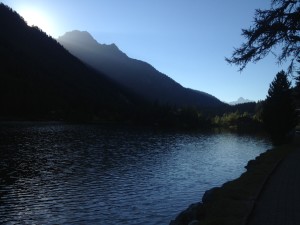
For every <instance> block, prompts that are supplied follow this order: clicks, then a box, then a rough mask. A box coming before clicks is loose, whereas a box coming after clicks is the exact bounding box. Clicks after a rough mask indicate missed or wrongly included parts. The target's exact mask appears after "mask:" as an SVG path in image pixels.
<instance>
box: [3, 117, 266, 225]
mask: <svg viewBox="0 0 300 225" xmlns="http://www.w3.org/2000/svg"><path fill="white" fill-rule="evenodd" d="M0 140H1V142H0V159H1V160H0V224H73V225H75V224H105V225H115V224H130V225H131V224H143V225H145V224H149V225H152V224H153V225H154V224H169V222H170V220H171V219H174V218H175V217H176V215H177V214H178V213H179V212H180V211H182V210H184V209H185V208H186V207H188V205H190V204H191V203H194V202H197V201H200V200H201V198H202V195H203V193H204V192H205V190H207V189H210V188H212V187H214V186H220V185H221V184H222V183H224V182H226V181H229V180H232V179H234V178H237V177H239V176H240V175H241V173H243V172H244V171H245V169H244V166H245V165H246V164H247V161H249V160H250V159H253V158H255V157H256V156H257V155H259V154H260V153H262V152H264V151H265V150H267V149H268V148H270V147H271V144H270V142H268V141H267V140H266V139H264V138H263V137H257V136H249V135H237V134H232V133H182V132H180V133H179V132H157V131H149V130H147V131H146V130H143V129H138V128H136V129H133V128H125V127H117V126H108V125H106V126H104V125H71V124H59V123H2V124H0Z"/></svg>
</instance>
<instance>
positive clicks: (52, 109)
mask: <svg viewBox="0 0 300 225" xmlns="http://www.w3.org/2000/svg"><path fill="white" fill-rule="evenodd" d="M0 27H1V32H0V62H1V66H0V105H1V111H0V118H2V119H16V118H17V119H46V120H49V119H55V120H73V119H84V120H90V119H91V120H95V119H96V120H100V121H102V120H117V119H122V118H126V117H127V116H128V114H129V113H130V111H131V110H133V108H134V107H135V103H134V101H135V100H134V98H132V95H131V94H130V93H129V92H127V91H126V90H125V89H122V88H120V86H119V85H117V84H116V83H115V82H113V81H112V80H111V79H109V78H107V77H106V76H104V75H103V74H102V73H100V72H96V71H94V70H92V69H91V68H89V67H87V66H86V65H85V64H83V63H82V62H81V61H80V60H78V59H77V58H76V57H74V56H73V55H71V54H70V53H69V52H68V51H66V50H65V49H64V48H63V47H62V46H61V45H60V44H59V43H58V42H57V41H56V40H54V39H52V38H51V37H49V36H47V35H46V34H45V33H44V32H43V31H41V30H40V29H39V28H37V27H29V26H27V24H26V22H25V21H24V20H23V19H22V18H21V17H20V16H19V15H18V14H17V13H16V12H14V11H13V10H12V9H10V8H9V7H7V6H5V5H4V4H2V3H1V4H0Z"/></svg>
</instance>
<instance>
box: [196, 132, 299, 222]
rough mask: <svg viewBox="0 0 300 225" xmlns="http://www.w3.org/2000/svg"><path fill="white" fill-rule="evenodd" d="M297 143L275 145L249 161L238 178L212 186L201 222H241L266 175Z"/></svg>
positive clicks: (268, 174)
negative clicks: (245, 169) (218, 186)
mask: <svg viewBox="0 0 300 225" xmlns="http://www.w3.org/2000/svg"><path fill="white" fill-rule="evenodd" d="M296 146H299V136H297V140H295V141H294V143H291V144H287V145H283V146H280V147H276V148H274V149H271V150H268V151H267V152H265V153H263V154H261V155H260V156H258V157H256V159H255V160H251V161H249V163H248V165H247V167H246V168H247V171H246V172H245V173H243V174H242V175H241V176H240V177H239V178H238V179H236V180H233V181H230V182H227V183H225V184H224V185H223V186H222V187H220V188H217V189H215V190H214V191H213V192H212V194H211V196H210V197H209V201H207V202H205V203H204V205H203V206H204V207H203V209H202V210H204V212H203V213H201V215H203V216H202V218H199V221H201V222H200V223H199V224H200V225H220V224H221V225H243V224H245V222H246V220H247V217H248V216H249V214H250V213H251V211H252V208H253V206H254V204H255V200H256V199H257V198H258V196H259V193H260V192H261V190H262V188H263V186H264V183H265V182H266V181H267V179H268V177H269V176H270V175H271V174H272V172H273V171H274V170H275V168H276V166H277V165H279V163H280V161H281V160H282V159H284V158H285V157H286V156H287V155H288V154H289V153H290V152H291V151H293V150H294V149H295V148H296Z"/></svg>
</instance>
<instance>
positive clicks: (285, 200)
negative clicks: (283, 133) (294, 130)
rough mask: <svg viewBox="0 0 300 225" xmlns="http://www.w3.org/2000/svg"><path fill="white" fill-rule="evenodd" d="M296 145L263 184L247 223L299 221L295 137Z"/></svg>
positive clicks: (291, 224) (299, 158) (289, 224)
mask: <svg viewBox="0 0 300 225" xmlns="http://www.w3.org/2000/svg"><path fill="white" fill-rule="evenodd" d="M298 139H299V137H298ZM296 146H297V147H296V151H294V152H292V153H290V154H289V155H288V156H287V158H285V159H284V160H283V161H282V162H281V164H280V165H279V166H278V168H277V169H276V170H275V172H274V173H273V174H272V176H271V177H270V179H269V181H268V182H267V183H266V185H265V187H264V189H263V191H262V193H261V195H260V197H259V199H258V201H257V204H256V206H255V208H254V211H253V213H252V215H251V217H250V220H249V223H248V225H268V224H270V225H299V224H300V145H299V140H298V141H297V143H296Z"/></svg>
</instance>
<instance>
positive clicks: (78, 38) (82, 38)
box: [58, 30, 98, 44]
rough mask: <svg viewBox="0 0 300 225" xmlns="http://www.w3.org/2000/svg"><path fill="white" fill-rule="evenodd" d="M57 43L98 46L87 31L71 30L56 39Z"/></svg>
mask: <svg viewBox="0 0 300 225" xmlns="http://www.w3.org/2000/svg"><path fill="white" fill-rule="evenodd" d="M58 40H59V41H67V42H77V43H78V42H84V43H86V44H98V42H97V41H96V40H95V39H94V38H93V36H92V35H91V34H90V33H89V32H87V31H79V30H73V31H69V32H66V33H65V34H64V35H62V36H60V37H58Z"/></svg>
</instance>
